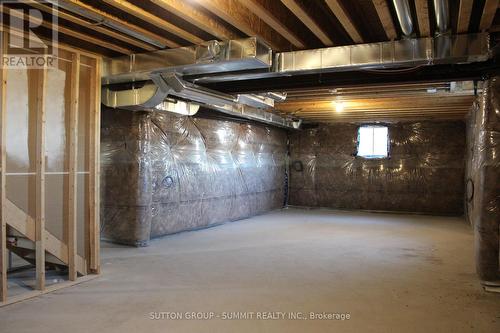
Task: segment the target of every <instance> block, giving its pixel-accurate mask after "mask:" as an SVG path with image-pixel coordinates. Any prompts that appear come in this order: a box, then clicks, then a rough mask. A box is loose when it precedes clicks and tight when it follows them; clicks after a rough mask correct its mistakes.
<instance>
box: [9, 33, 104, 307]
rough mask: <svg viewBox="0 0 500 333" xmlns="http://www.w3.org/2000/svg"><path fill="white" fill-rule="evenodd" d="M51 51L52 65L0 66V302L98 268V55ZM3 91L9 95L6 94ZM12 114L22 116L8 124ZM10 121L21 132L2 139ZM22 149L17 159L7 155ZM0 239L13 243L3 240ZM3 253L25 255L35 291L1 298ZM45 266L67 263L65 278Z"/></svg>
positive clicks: (60, 49) (52, 287)
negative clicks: (55, 277) (52, 277)
mask: <svg viewBox="0 0 500 333" xmlns="http://www.w3.org/2000/svg"><path fill="white" fill-rule="evenodd" d="M4 33H5V34H6V32H4ZM3 49H5V48H2V50H3ZM57 49H58V54H57V59H58V66H57V67H56V68H49V69H47V68H43V69H10V68H1V70H0V75H1V82H2V86H1V92H2V100H1V105H2V110H1V118H0V121H1V126H0V130H1V133H0V138H1V142H0V146H1V151H2V156H3V159H2V161H0V163H1V164H2V165H1V171H2V172H1V177H0V189H1V194H0V205H1V214H0V217H1V222H2V226H3V228H2V234H1V235H0V236H1V244H0V245H1V246H0V250H1V253H0V257H1V259H2V260H1V261H0V268H1V270H2V278H1V292H2V294H1V300H0V301H1V302H0V306H1V305H5V304H10V303H12V302H17V301H19V300H22V299H25V298H30V297H33V296H36V295H40V294H43V293H45V292H47V291H51V290H56V289H58V288H60V286H66V285H68V286H69V285H72V284H74V283H79V281H80V280H81V279H82V278H81V276H86V275H87V274H89V273H93V274H96V273H98V272H99V270H100V269H99V266H100V265H99V231H100V230H99V195H98V191H99V172H98V170H99V168H98V163H99V135H100V131H99V128H98V126H100V121H99V118H100V78H101V72H100V71H101V70H100V66H101V58H100V57H99V56H97V55H95V54H91V53H89V52H81V51H79V50H76V49H73V48H70V47H67V46H64V47H63V46H60V47H59V46H58V48H57ZM82 73H85V75H83V76H82ZM9 74H10V76H9ZM9 78H10V79H11V80H13V81H12V82H11V83H9V81H8V80H9ZM7 85H9V86H10V88H9V89H7V87H8V86H7ZM12 85H13V86H12ZM23 85H25V88H22V87H23ZM82 93H83V94H85V96H84V102H83V101H82V100H81V94H82ZM10 94H15V97H14V98H12V97H11V98H10V99H8V98H6V96H10ZM9 100H10V101H11V102H8V101H9ZM12 101H14V102H12ZM19 101H21V102H19ZM23 101H25V102H23ZM12 103H17V104H12ZM19 103H21V104H19ZM23 103H26V104H23ZM23 105H25V106H23ZM59 113H60V114H59ZM17 114H24V115H23V116H22V117H21V118H20V119H26V120H24V122H23V121H21V122H16V119H15V118H16V117H15V116H16V115H17ZM23 117H25V118H23ZM82 120H83V123H82ZM12 126H15V128H16V129H15V130H16V131H19V132H21V133H23V135H21V136H19V138H12V137H10V136H7V137H6V139H5V135H6V129H7V130H9V128H10V130H11V131H12V130H13V127H12ZM61 137H62V138H63V139H60V138H61ZM16 140H17V141H16ZM19 140H20V141H19ZM54 140H59V141H54ZM54 143H55V146H56V148H54ZM19 144H20V145H19ZM23 147H24V148H23ZM23 150H25V151H26V157H25V159H24V160H19V159H17V160H13V159H12V156H10V154H13V153H16V152H19V151H21V152H22V151H23ZM9 168H10V169H9ZM32 185H33V187H31V186H32ZM82 193H84V194H83V196H82ZM7 237H9V239H13V240H15V241H14V242H9V243H7V242H6V238H7ZM18 240H21V241H20V242H19V241H18ZM7 251H11V252H12V253H15V254H17V255H19V256H21V257H23V254H25V255H26V254H29V256H28V257H26V258H33V260H32V261H31V262H32V263H34V276H35V286H36V287H35V289H36V290H33V291H31V292H24V293H22V294H20V295H14V296H12V297H7V292H8V279H7V278H8V276H7V272H8V267H7V265H8V264H7V262H6V261H5V260H4V259H5V258H6V256H7ZM32 256H34V257H32ZM26 260H28V261H29V259H26ZM49 264H50V265H54V264H57V265H59V266H60V265H63V266H67V268H68V280H69V283H57V284H55V285H54V284H49V281H45V272H46V268H48V267H49ZM4 272H5V273H4Z"/></svg>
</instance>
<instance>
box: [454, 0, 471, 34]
mask: <svg viewBox="0 0 500 333" xmlns="http://www.w3.org/2000/svg"><path fill="white" fill-rule="evenodd" d="M473 4H474V1H473V0H460V7H459V9H458V20H457V33H459V34H462V33H465V32H467V31H468V30H469V22H470V14H471V13H472V5H473Z"/></svg>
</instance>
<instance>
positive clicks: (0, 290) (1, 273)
mask: <svg viewBox="0 0 500 333" xmlns="http://www.w3.org/2000/svg"><path fill="white" fill-rule="evenodd" d="M1 37H2V42H1V45H0V47H1V52H0V54H1V55H2V58H3V55H4V54H6V53H7V46H8V42H7V33H5V32H2V36H1ZM0 67H1V68H0V85H1V86H0V172H1V173H0V302H6V301H7V221H6V218H5V201H6V188H5V178H6V177H5V171H6V170H5V169H6V142H5V140H6V134H5V133H6V123H5V121H6V119H7V117H6V115H7V105H6V93H7V69H6V68H5V67H4V66H2V65H1V64H0Z"/></svg>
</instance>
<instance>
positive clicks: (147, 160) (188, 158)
mask: <svg viewBox="0 0 500 333" xmlns="http://www.w3.org/2000/svg"><path fill="white" fill-rule="evenodd" d="M102 113H103V120H102V138H101V147H102V148H101V161H102V163H101V167H102V171H101V173H102V188H103V194H102V204H103V207H102V212H103V216H102V226H103V230H102V236H103V238H104V239H109V240H112V241H115V242H120V243H125V244H132V245H138V246H141V245H146V244H147V242H148V241H149V239H150V238H153V237H158V236H162V235H167V234H171V233H175V232H180V231H184V230H193V229H198V228H203V227H207V226H211V225H215V224H219V223H223V222H227V221H233V220H238V219H242V218H245V217H250V216H253V215H256V214H260V213H264V212H266V211H269V210H272V209H276V208H281V207H282V206H283V201H284V195H285V159H286V132H285V131H283V130H281V129H277V128H271V127H266V126H264V125H261V124H257V123H250V122H237V121H232V120H221V119H207V118H202V117H185V116H176V115H173V114H167V113H159V112H158V113H156V112H153V113H148V112H129V111H121V110H111V109H106V110H103V112H102Z"/></svg>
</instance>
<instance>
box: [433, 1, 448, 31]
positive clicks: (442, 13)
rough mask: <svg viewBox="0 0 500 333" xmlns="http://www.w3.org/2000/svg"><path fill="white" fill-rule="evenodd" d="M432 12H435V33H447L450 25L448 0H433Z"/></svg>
mask: <svg viewBox="0 0 500 333" xmlns="http://www.w3.org/2000/svg"><path fill="white" fill-rule="evenodd" d="M434 12H435V13H436V26H437V33H438V34H444V33H447V32H448V30H449V26H450V7H449V4H448V0H434Z"/></svg>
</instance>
